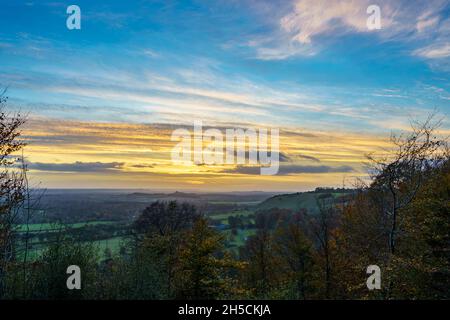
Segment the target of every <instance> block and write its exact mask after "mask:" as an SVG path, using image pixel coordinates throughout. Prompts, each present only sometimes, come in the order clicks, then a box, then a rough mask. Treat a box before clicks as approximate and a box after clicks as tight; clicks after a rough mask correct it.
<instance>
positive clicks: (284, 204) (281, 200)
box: [256, 191, 350, 213]
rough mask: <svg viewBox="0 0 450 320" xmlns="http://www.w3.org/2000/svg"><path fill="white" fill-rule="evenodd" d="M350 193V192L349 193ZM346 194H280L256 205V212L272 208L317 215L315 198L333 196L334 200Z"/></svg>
mask: <svg viewBox="0 0 450 320" xmlns="http://www.w3.org/2000/svg"><path fill="white" fill-rule="evenodd" d="M349 192H350V191H349ZM347 194H348V193H346V192H328V191H324V192H317V191H315V192H297V193H289V194H280V195H276V196H273V197H270V198H268V199H266V200H265V201H263V202H261V203H260V204H258V206H257V207H256V210H268V209H272V208H279V209H290V210H292V211H298V210H300V209H306V210H307V211H308V212H310V213H317V212H318V210H319V208H318V207H317V198H320V197H323V196H327V195H328V196H329V195H331V196H333V197H334V198H335V199H336V198H339V197H342V196H345V195H347Z"/></svg>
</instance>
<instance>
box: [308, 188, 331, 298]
mask: <svg viewBox="0 0 450 320" xmlns="http://www.w3.org/2000/svg"><path fill="white" fill-rule="evenodd" d="M316 200H317V206H318V208H319V213H318V214H317V215H315V216H310V217H309V226H310V232H311V233H312V235H313V237H314V242H315V243H316V245H317V248H318V253H319V256H320V257H321V259H320V261H319V262H320V264H321V265H322V266H323V273H324V276H325V286H324V287H325V297H326V298H327V299H329V298H330V297H331V285H332V255H333V243H334V235H335V228H336V225H337V222H336V221H337V212H336V211H337V209H336V208H335V206H334V201H333V197H322V198H317V199H316Z"/></svg>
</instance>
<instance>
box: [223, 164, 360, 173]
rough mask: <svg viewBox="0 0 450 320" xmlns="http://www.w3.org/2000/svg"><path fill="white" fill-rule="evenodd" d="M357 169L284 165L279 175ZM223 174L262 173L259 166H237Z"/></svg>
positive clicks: (351, 168) (349, 167) (345, 171)
mask: <svg viewBox="0 0 450 320" xmlns="http://www.w3.org/2000/svg"><path fill="white" fill-rule="evenodd" d="M353 171H355V169H354V168H353V167H351V166H347V165H345V166H338V167H331V166H325V165H323V166H303V165H296V164H292V165H284V166H280V168H279V170H278V173H277V175H291V174H301V173H339V172H342V173H347V172H353ZM222 172H223V173H238V174H248V175H259V174H260V173H261V171H260V167H259V166H237V167H236V168H233V169H226V170H223V171H222Z"/></svg>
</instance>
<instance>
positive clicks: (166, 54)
mask: <svg viewBox="0 0 450 320" xmlns="http://www.w3.org/2000/svg"><path fill="white" fill-rule="evenodd" d="M347 2H348V1H347ZM350 2H352V8H358V10H357V11H355V12H353V11H350V12H348V11H349V10H347V9H346V7H345V6H344V5H342V3H345V1H340V2H339V1H337V2H335V4H334V5H333V4H332V5H330V4H328V5H327V2H326V1H325V2H323V3H321V1H317V2H316V1H309V0H308V1H298V3H300V5H298V4H297V3H296V2H295V1H294V2H291V3H290V2H288V1H280V2H264V1H207V2H206V1H193V2H190V1H108V2H105V1H77V2H76V4H77V5H79V6H80V8H81V15H82V29H81V30H68V29H67V28H66V26H65V21H66V18H67V14H66V12H65V10H66V8H67V6H68V5H69V4H72V3H73V2H64V1H59V2H58V1H56V2H55V1H14V2H6V3H4V4H3V5H2V7H3V10H2V13H1V19H0V30H1V31H0V58H1V61H2V65H1V70H2V75H1V76H0V82H1V83H2V84H3V85H8V86H9V87H10V97H11V99H12V100H13V101H14V102H15V103H17V104H20V102H23V103H24V104H25V105H27V104H30V108H33V107H32V106H31V105H38V107H37V108H36V111H37V112H38V113H43V114H46V113H47V114H50V113H51V114H55V115H56V116H57V117H68V118H73V117H75V118H81V119H84V120H91V121H95V120H96V118H95V117H96V116H98V117H99V118H98V120H104V121H105V120H114V121H122V120H123V121H136V119H134V118H135V117H130V116H128V117H127V116H124V117H123V119H120V118H121V117H120V116H119V117H118V115H117V114H114V112H112V111H108V109H109V108H112V107H114V108H119V109H120V108H125V109H127V108H131V109H132V110H133V111H134V112H138V114H139V112H142V114H143V115H147V114H148V115H149V116H151V117H152V118H153V119H147V120H145V119H142V118H141V116H140V115H138V118H139V119H140V120H139V121H155V120H158V119H161V121H170V120H172V118H173V120H174V121H175V120H177V121H178V120H180V119H177V117H170V113H173V112H176V110H174V109H176V107H177V106H176V105H177V101H178V100H183V99H186V98H187V99H189V100H190V101H191V103H192V104H194V103H196V102H198V103H199V104H201V105H204V104H207V105H208V106H207V107H205V108H203V109H202V108H201V107H198V109H196V107H192V106H191V105H190V104H189V105H187V106H185V107H183V108H180V112H182V113H183V114H188V113H189V114H191V113H192V115H193V116H194V115H195V114H196V113H197V112H199V113H202V110H203V111H207V115H208V116H211V115H213V114H214V115H215V116H217V114H216V110H220V108H224V109H225V108H230V109H233V108H236V109H241V110H242V108H244V109H245V108H246V106H248V108H247V109H248V111H249V112H247V113H246V112H243V113H242V115H243V116H244V115H245V119H246V120H248V121H250V122H251V121H264V122H274V124H279V123H285V121H286V120H287V121H288V123H289V124H293V125H305V126H308V124H311V125H318V124H320V123H321V121H324V122H325V123H330V122H331V124H334V125H336V126H339V125H340V126H343V127H347V128H350V127H353V128H355V129H358V126H359V125H361V126H363V125H366V126H367V129H369V130H371V129H376V128H377V125H376V121H378V120H380V121H382V120H383V119H384V117H385V116H386V113H389V114H390V115H391V116H392V118H393V119H395V120H396V121H398V122H401V121H403V120H402V118H403V116H404V115H407V116H412V117H414V116H416V115H419V114H421V112H422V111H423V110H430V109H433V108H438V109H439V110H440V111H441V112H444V113H446V112H448V105H449V102H450V100H449V99H450V93H449V90H450V84H449V81H448V80H449V72H450V63H449V57H450V40H449V39H450V36H449V32H448V31H449V30H450V20H449V12H450V11H449V10H450V9H449V5H448V4H449V2H448V1H427V2H426V3H425V2H423V1H391V2H387V1H381V2H380V7H381V19H382V20H381V23H382V29H381V30H373V31H369V30H364V28H366V26H365V19H366V18H367V16H368V15H367V14H366V13H365V8H366V7H367V5H366V2H365V1H350ZM331 3H333V1H332V2H331ZM392 3H393V4H392ZM296 5H298V6H300V7H299V8H298V9H296ZM307 5H309V6H307ZM301 6H306V8H311V11H312V13H311V15H310V16H307V15H306V16H302V15H301V12H300V13H299V12H297V11H296V10H301V9H302V7H301ZM321 6H322V7H321ZM314 10H315V11H314ZM327 10H328V11H330V12H329V13H326V11H327ZM346 10H347V11H346ZM324 11H325V13H323V14H324V15H325V16H326V17H322V18H321V17H318V16H317V14H316V15H313V13H314V12H324ZM392 11H395V12H394V13H392ZM422 15H425V18H423V19H422V20H421V19H419V18H420V17H421V16H422ZM353 16H356V17H357V18H352V17H353ZM349 17H350V18H349ZM289 19H290V20H291V21H290V22H289V23H290V24H293V25H294V27H293V30H287V29H286V27H283V21H286V20H289ZM296 19H297V21H296ZM352 19H353V20H356V22H355V21H351V20H352ZM358 19H359V20H358ZM314 20H319V21H320V20H322V23H318V24H317V23H316V22H315V21H314ZM347 20H348V21H347ZM391 20H392V21H394V22H395V23H394V22H391ZM411 20H412V21H411ZM323 21H325V22H323ZM421 21H425V22H422V24H423V25H425V26H426V27H422V28H424V29H423V30H421V29H419V28H420V27H419V25H420V22H421ZM314 23H316V24H317V25H316V26H314ZM358 23H359V24H358ZM311 25H313V27H311ZM305 30H306V31H305ZM299 34H300V35H303V36H304V35H305V34H306V36H307V37H308V39H309V40H308V41H306V42H305V41H303V42H302V41H296V40H295V37H296V36H298V35H299ZM421 50H422V51H421ZM427 50H428V51H427ZM432 50H434V51H435V53H434V54H433V52H432ZM439 50H440V51H439ZM430 52H431V53H430ZM436 52H437V53H436ZM168 87H177V90H170V88H169V89H168ZM84 88H90V92H84ZM96 90H98V93H105V92H107V93H120V92H123V93H124V98H120V97H117V96H114V95H113V97H111V96H110V95H109V94H104V98H102V97H99V96H98V94H97V93H96ZM198 91H200V92H198ZM211 92H213V93H214V92H215V93H217V94H216V95H213V97H211V96H210V94H211ZM221 94H223V95H228V94H235V95H236V99H237V100H239V97H240V96H245V97H248V101H245V102H246V103H247V104H245V103H244V105H242V104H241V103H240V102H239V101H234V100H233V101H231V102H230V101H228V100H227V99H226V98H227V97H221ZM127 95H128V96H129V97H128V98H127V97H126V96H127ZM266 96H267V102H264V101H258V100H265V98H266ZM146 97H149V99H148V100H146ZM159 98H161V99H162V100H163V101H160V100H159ZM270 100H273V101H270ZM227 102H228V103H229V104H227ZM59 104H64V105H66V106H72V107H73V108H70V109H71V110H67V108H63V107H60V108H59V110H57V111H56V110H55V108H57V106H56V105H59ZM46 105H48V106H46ZM52 105H53V106H52ZM261 105H263V106H262V107H261ZM77 107H80V109H81V111H79V110H75V109H76V108H77ZM86 107H92V109H93V110H89V108H86ZM164 108H167V109H170V110H168V113H169V114H166V112H164ZM46 109H48V111H46ZM102 109H105V110H102ZM91 111H93V113H91ZM244 111H245V110H244ZM33 112H34V111H33ZM368 113H370V114H371V115H370V118H371V120H373V121H366V120H367V119H366V120H365V121H362V122H361V121H358V120H357V119H359V120H361V118H366V117H367V115H368ZM239 118H240V119H242V118H241V117H239ZM223 120H224V121H225V120H226V121H228V120H230V121H234V120H235V117H233V114H232V112H231V114H230V112H228V113H227V112H224V115H223ZM368 120H370V119H368Z"/></svg>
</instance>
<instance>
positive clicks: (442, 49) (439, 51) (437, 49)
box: [414, 42, 450, 59]
mask: <svg viewBox="0 0 450 320" xmlns="http://www.w3.org/2000/svg"><path fill="white" fill-rule="evenodd" d="M414 54H415V55H417V56H420V57H424V58H428V59H440V58H447V57H450V42H449V43H444V44H437V45H430V46H428V47H425V48H421V49H417V50H416V51H414Z"/></svg>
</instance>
